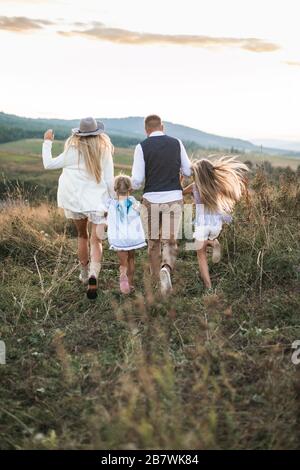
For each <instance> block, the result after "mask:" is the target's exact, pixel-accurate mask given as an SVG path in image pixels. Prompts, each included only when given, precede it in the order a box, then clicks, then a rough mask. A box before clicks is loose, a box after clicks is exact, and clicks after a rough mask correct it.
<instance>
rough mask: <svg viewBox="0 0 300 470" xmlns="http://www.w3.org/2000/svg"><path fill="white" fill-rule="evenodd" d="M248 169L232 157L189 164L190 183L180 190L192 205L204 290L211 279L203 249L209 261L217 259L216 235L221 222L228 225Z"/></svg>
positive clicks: (208, 286)
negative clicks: (187, 195)
mask: <svg viewBox="0 0 300 470" xmlns="http://www.w3.org/2000/svg"><path fill="white" fill-rule="evenodd" d="M247 171H248V167H247V166H246V165H245V164H244V163H241V162H238V161H236V160H235V158H234V157H220V158H218V159H217V160H214V161H210V160H206V159H203V160H197V161H196V162H194V164H193V176H194V183H192V184H191V185H189V186H187V187H186V188H185V189H184V190H183V194H188V193H192V194H193V198H194V201H195V204H196V220H195V232H194V238H195V242H196V249H197V257H198V263H199V270H200V275H201V277H202V279H203V282H204V285H205V287H206V288H207V289H211V287H212V285H211V279H210V275H209V269H208V263H207V247H208V246H211V247H212V249H213V252H212V261H213V262H214V263H217V262H218V261H220V259H221V248H220V244H219V241H218V239H217V238H218V236H219V234H220V232H221V230H222V225H223V222H227V223H229V222H231V220H232V218H231V216H230V215H229V214H230V212H231V211H232V210H233V207H234V205H235V203H236V202H238V201H239V199H240V198H241V196H242V193H243V191H244V189H245V188H246V178H245V173H246V172H247Z"/></svg>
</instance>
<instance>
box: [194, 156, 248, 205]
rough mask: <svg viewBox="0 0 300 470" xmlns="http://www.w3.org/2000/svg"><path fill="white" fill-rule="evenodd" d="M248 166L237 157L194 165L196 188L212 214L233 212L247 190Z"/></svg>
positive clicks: (202, 161)
mask: <svg viewBox="0 0 300 470" xmlns="http://www.w3.org/2000/svg"><path fill="white" fill-rule="evenodd" d="M247 171H249V168H248V167H247V165H245V164H244V163H242V162H239V161H237V160H236V158H235V157H226V156H224V157H219V158H217V159H215V160H212V161H210V160H207V159H203V160H197V161H196V162H194V163H193V174H194V181H195V184H196V188H197V190H198V192H199V194H200V198H201V204H204V206H206V207H207V208H208V209H209V210H210V211H212V212H215V211H217V212H221V213H228V212H231V211H232V209H233V207H234V205H235V203H236V202H238V201H239V199H240V198H241V196H242V194H243V191H244V190H245V189H246V185H247V179H246V172H247Z"/></svg>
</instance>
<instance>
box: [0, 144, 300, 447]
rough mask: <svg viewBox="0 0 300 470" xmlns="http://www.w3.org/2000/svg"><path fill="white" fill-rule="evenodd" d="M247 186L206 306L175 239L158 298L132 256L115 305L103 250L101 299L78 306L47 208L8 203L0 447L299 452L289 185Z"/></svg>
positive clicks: (299, 252)
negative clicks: (126, 291)
mask: <svg viewBox="0 0 300 470" xmlns="http://www.w3.org/2000/svg"><path fill="white" fill-rule="evenodd" d="M10 155H11V154H10ZM16 155H18V156H19V158H21V157H20V154H19V153H16ZM126 155H127V157H130V153H129V152H128V154H126ZM124 157H125V154H124ZM7 158H8V159H9V157H7ZM22 158H23V157H22ZM25 158H32V159H33V160H32V165H33V166H35V164H36V165H39V166H40V165H41V163H40V161H39V160H38V159H37V157H36V156H32V157H29V156H26V155H25ZM9 164H11V161H9ZM28 164H29V161H28ZM10 168H11V167H10ZM18 168H19V166H18V165H17V167H16V170H15V171H16V175H18ZM27 168H28V167H27ZM9 171H10V170H9ZM30 171H31V170H30ZM39 171H41V169H40V170H39ZM8 173H9V172H8ZM44 173H46V174H47V175H49V174H50V172H44ZM27 176H28V175H27ZM24 177H26V174H25V169H24ZM40 177H41V178H42V173H41V174H40ZM51 178H52V176H51ZM54 179H55V175H54V176H53V182H54ZM251 189H252V190H251V192H250V196H249V198H248V199H247V200H243V201H242V202H241V203H240V204H239V206H238V207H237V210H236V214H235V218H234V223H233V224H232V225H230V226H226V227H225V229H224V231H223V232H222V235H221V238H220V241H221V244H222V247H223V257H222V260H221V262H220V263H219V264H218V265H212V266H211V270H212V277H213V282H214V286H215V288H216V292H215V294H213V295H206V294H205V292H204V289H203V285H202V283H201V282H200V280H199V277H198V269H197V261H196V255H195V253H194V252H192V251H186V250H185V249H184V247H185V245H184V243H185V242H184V241H182V242H181V244H180V253H179V258H178V262H177V269H176V272H175V273H174V286H175V291H174V295H172V297H171V298H170V299H169V300H167V301H165V300H162V299H161V298H160V295H159V293H158V291H157V289H156V288H154V287H153V286H151V285H150V283H149V276H148V272H149V271H148V264H147V256H146V252H145V250H142V251H140V252H139V253H138V256H137V273H136V287H137V290H136V294H135V295H133V296H130V297H127V298H124V297H122V296H120V294H119V292H118V264H117V260H116V256H115V255H114V253H111V252H110V251H109V250H108V247H107V245H106V243H105V251H104V262H103V270H102V272H101V275H100V286H101V289H100V295H99V297H98V299H97V301H96V302H95V303H91V302H89V301H88V300H87V299H86V297H85V295H84V288H83V287H82V286H81V285H80V283H79V281H78V272H77V270H78V265H77V259H76V238H75V234H74V230H73V228H72V226H71V225H70V224H69V223H68V222H66V220H65V219H64V217H63V215H62V214H61V212H60V211H59V210H57V209H56V208H55V206H53V205H51V204H49V203H42V202H41V203H39V204H38V203H36V204H35V205H34V206H30V205H28V204H27V203H26V201H24V200H23V198H22V195H20V193H18V200H16V198H14V199H13V200H8V201H7V205H6V206H5V207H3V210H2V211H1V213H0V257H1V272H0V274H1V285H0V298H1V303H0V339H1V340H3V341H5V343H6V348H7V364H6V365H0V397H1V403H0V436H1V437H0V447H1V448H2V449H29V448H35V449H61V448H68V449H75V448H79V449H95V448H98V449H120V448H121V449H141V448H143V449H145V448H155V449H191V448H197V449H212V448H214V449H296V448H298V447H299V429H300V427H299V425H300V413H299V410H300V366H299V365H298V366H296V365H294V364H293V363H292V361H291V356H292V353H293V349H292V343H293V341H295V340H298V339H300V326H299V304H300V302H299V298H300V287H299V280H300V222H299V220H300V218H299V210H300V182H299V177H297V176H296V174H293V175H291V174H282V175H281V177H280V184H279V182H278V181H277V182H276V181H274V180H272V181H271V180H270V179H269V177H268V175H267V174H266V173H265V172H264V171H262V170H259V171H257V172H256V173H255V174H253V176H252V180H251ZM9 204H11V205H9Z"/></svg>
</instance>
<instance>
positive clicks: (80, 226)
mask: <svg viewBox="0 0 300 470" xmlns="http://www.w3.org/2000/svg"><path fill="white" fill-rule="evenodd" d="M73 222H74V224H75V226H76V229H77V235H78V241H77V244H78V258H79V261H80V263H81V264H82V266H86V265H87V264H88V262H89V232H88V219H80V220H73Z"/></svg>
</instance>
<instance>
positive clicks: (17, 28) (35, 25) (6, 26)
mask: <svg viewBox="0 0 300 470" xmlns="http://www.w3.org/2000/svg"><path fill="white" fill-rule="evenodd" d="M51 24H53V23H51V22H50V21H48V20H38V19H31V18H26V17H25V16H10V17H8V16H0V31H13V32H15V33H25V32H28V31H34V30H39V29H42V28H43V27H44V26H49V25H51Z"/></svg>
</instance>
